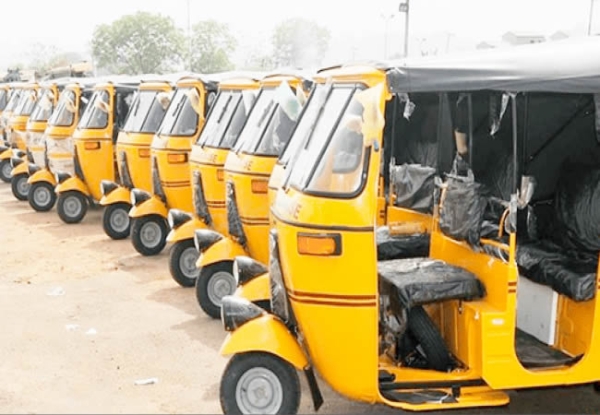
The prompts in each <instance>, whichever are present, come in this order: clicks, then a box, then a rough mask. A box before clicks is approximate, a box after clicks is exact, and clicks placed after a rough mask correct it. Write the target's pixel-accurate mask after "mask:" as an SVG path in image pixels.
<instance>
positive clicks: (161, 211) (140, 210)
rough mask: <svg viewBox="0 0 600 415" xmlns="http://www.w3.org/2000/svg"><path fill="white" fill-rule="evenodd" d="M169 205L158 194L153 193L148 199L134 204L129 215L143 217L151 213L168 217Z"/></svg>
mask: <svg viewBox="0 0 600 415" xmlns="http://www.w3.org/2000/svg"><path fill="white" fill-rule="evenodd" d="M167 214H168V211H167V206H166V205H165V204H164V203H163V201H162V200H161V199H159V198H158V196H155V195H152V197H151V198H150V199H148V200H145V201H143V202H142V203H140V204H139V205H137V206H133V207H132V208H131V210H130V211H129V217H131V218H141V217H143V216H149V215H159V216H162V217H163V218H165V219H167Z"/></svg>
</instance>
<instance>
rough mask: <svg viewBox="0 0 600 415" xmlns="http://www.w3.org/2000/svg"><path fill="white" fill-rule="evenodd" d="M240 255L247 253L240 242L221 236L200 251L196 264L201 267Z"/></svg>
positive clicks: (230, 259) (231, 259)
mask: <svg viewBox="0 0 600 415" xmlns="http://www.w3.org/2000/svg"><path fill="white" fill-rule="evenodd" d="M242 255H248V254H247V252H246V250H245V249H244V247H243V246H242V245H241V244H240V243H238V242H236V241H234V240H233V239H231V238H222V239H220V240H219V241H217V242H215V243H214V244H212V245H211V246H210V247H209V248H207V249H206V250H205V251H204V252H201V253H200V258H198V261H196V266H197V267H198V268H200V269H201V268H202V267H205V266H208V265H211V264H214V263H217V262H222V261H227V260H229V261H233V260H234V259H235V257H237V256H242Z"/></svg>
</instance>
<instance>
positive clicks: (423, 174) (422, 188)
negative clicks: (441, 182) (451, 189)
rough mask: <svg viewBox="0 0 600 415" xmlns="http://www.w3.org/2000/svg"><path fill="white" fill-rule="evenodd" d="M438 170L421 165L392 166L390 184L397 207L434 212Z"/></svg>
mask: <svg viewBox="0 0 600 415" xmlns="http://www.w3.org/2000/svg"><path fill="white" fill-rule="evenodd" d="M435 175H436V170H435V169H434V168H433V167H427V166H422V165H419V164H406V163H405V164H402V165H400V166H391V168H390V182H391V184H392V186H393V192H394V193H395V195H396V201H395V205H396V206H398V207H403V208H407V209H411V210H415V211H417V212H422V213H432V212H433V191H434V189H435V183H434V179H435Z"/></svg>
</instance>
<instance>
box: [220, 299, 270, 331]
mask: <svg viewBox="0 0 600 415" xmlns="http://www.w3.org/2000/svg"><path fill="white" fill-rule="evenodd" d="M263 314H264V310H263V309H262V308H260V307H259V306H257V305H255V304H253V303H251V302H250V301H248V300H246V299H245V298H240V297H236V296H232V295H226V296H225V297H223V300H222V303H221V321H222V322H223V327H225V330H226V331H234V330H235V329H237V328H239V327H240V326H242V325H243V324H245V323H247V322H249V321H250V320H254V319H255V318H257V317H260V316H261V315H263Z"/></svg>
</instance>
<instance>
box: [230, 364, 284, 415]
mask: <svg viewBox="0 0 600 415" xmlns="http://www.w3.org/2000/svg"><path fill="white" fill-rule="evenodd" d="M235 400H236V403H237V405H238V408H239V409H240V410H241V412H242V413H244V414H275V413H277V411H279V409H280V408H281V404H282V403H283V387H282V385H281V382H280V381H279V378H278V377H277V375H275V373H273V372H271V371H270V370H269V369H267V368H264V367H255V368H252V369H250V370H248V371H247V372H246V373H244V374H243V375H242V377H241V378H240V380H239V382H238V383H237V385H236V388H235Z"/></svg>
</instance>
